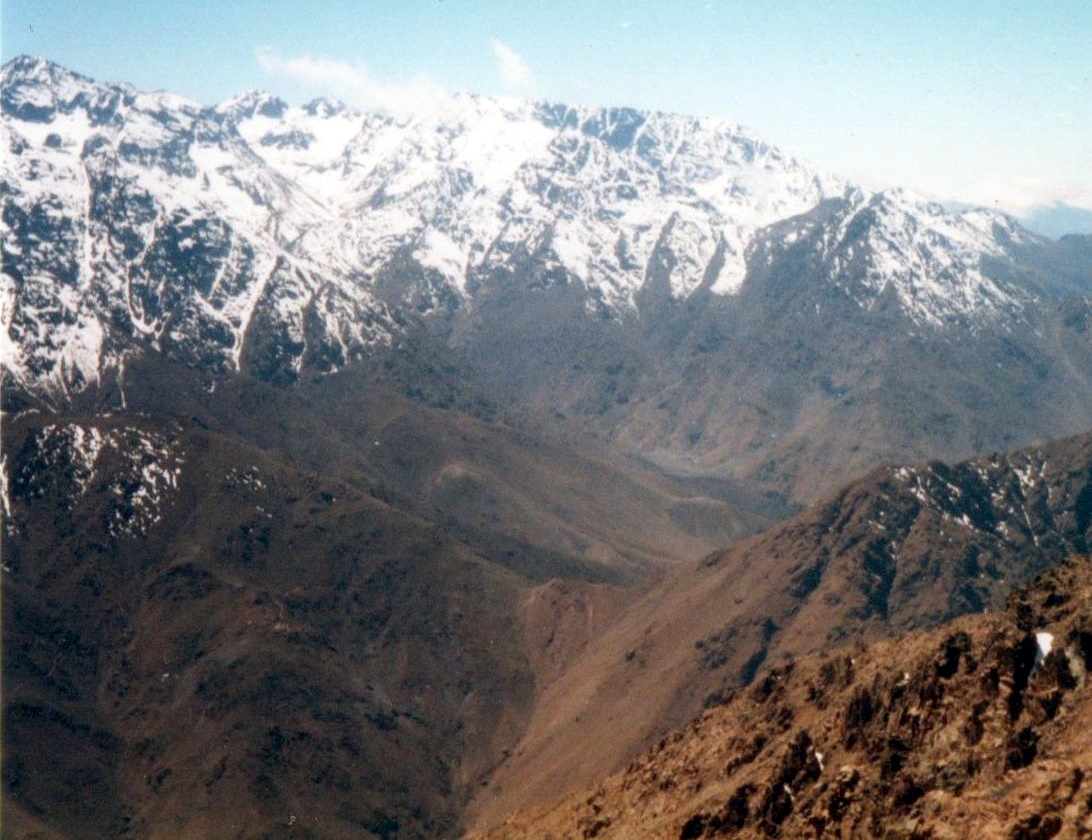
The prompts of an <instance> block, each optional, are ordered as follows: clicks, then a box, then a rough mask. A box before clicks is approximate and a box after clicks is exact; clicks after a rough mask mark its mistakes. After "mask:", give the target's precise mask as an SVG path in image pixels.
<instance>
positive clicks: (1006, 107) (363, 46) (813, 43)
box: [0, 0, 1092, 212]
mask: <svg viewBox="0 0 1092 840" xmlns="http://www.w3.org/2000/svg"><path fill="white" fill-rule="evenodd" d="M2 24H3V31H2V41H0V50H2V53H3V56H4V58H5V60H6V59H7V58H10V57H12V56H14V55H17V54H19V53H30V54H34V55H42V56H45V57H47V58H50V59H53V60H54V61H58V62H60V63H62V64H64V65H66V66H68V67H70V68H72V69H74V70H77V71H79V72H82V73H85V74H87V75H90V76H93V77H95V78H99V79H103V80H110V81H121V80H123V81H129V82H131V83H133V84H134V85H136V86H137V87H139V88H165V89H169V90H173V91H175V92H178V93H182V94H184V95H187V96H190V97H192V98H194V99H197V100H199V101H202V102H206V103H214V102H217V101H220V100H223V99H226V98H227V97H229V96H231V95H232V94H234V93H237V92H239V91H241V90H246V89H250V88H265V89H268V90H271V91H273V92H275V93H278V94H281V95H282V96H284V97H285V98H287V99H288V100H289V101H293V102H302V101H304V100H306V99H309V98H311V97H313V96H316V95H319V94H322V93H332V94H334V95H339V96H341V97H342V98H345V99H347V100H355V103H354V104H357V105H359V106H363V107H385V108H407V107H410V108H412V107H415V106H416V105H417V104H418V103H422V102H427V101H428V100H429V98H431V97H433V96H436V95H441V94H443V93H454V92H456V91H473V92H477V93H484V94H494V95H516V96H529V97H534V98H545V99H550V100H555V101H562V102H571V103H583V104H610V105H632V106H637V107H641V108H650V109H657V110H665V111H678V112H684V113H696V114H711V115H717V116H723V117H727V118H728V119H731V120H734V121H736V122H739V123H742V124H744V125H746V126H748V127H750V128H752V129H753V130H755V131H757V132H759V133H760V134H761V135H763V136H764V137H766V138H768V139H769V140H770V141H772V142H774V143H776V144H778V145H780V146H781V147H783V148H784V149H786V150H787V151H789V152H790V153H792V154H795V155H797V156H799V157H802V158H805V159H807V160H809V161H811V162H812V163H814V164H816V165H818V166H821V167H823V168H825V169H827V170H830V171H834V172H838V173H841V174H843V175H846V176H849V177H851V178H855V179H858V180H861V181H863V182H864V183H865V184H866V185H868V186H871V187H883V186H891V185H900V186H906V187H910V188H912V189H915V190H917V191H919V192H922V193H924V194H926V195H929V196H931V197H936V198H940V199H945V200H960V199H961V200H965V201H968V202H973V203H980V204H985V205H990V206H997V207H1000V208H1002V209H1007V210H1010V211H1014V212H1023V211H1025V210H1026V209H1027V208H1029V207H1031V206H1033V205H1036V204H1049V203H1052V202H1055V201H1060V202H1065V203H1068V204H1071V205H1074V206H1077V207H1083V208H1088V209H1090V210H1092V3H1090V2H1088V0H1050V2H1030V0H1029V2H1005V1H1004V0H977V2H971V1H970V0H947V2H934V1H933V0H913V2H909V0H908V1H907V2H883V0H872V2H850V0H844V2H823V0H810V2H796V0H779V1H776V0H775V2H770V3H756V2H754V0H747V2H736V1H735V0H659V2H641V1H640V0H616V2H610V3H608V2H595V0H583V2H570V0H557V1H556V2H511V0H509V2H487V0H479V1H478V2H473V0H389V1H388V2H364V0H356V2H348V1H347V0H346V1H345V2H333V1H332V0H327V2H321V0H312V2H287V0H280V1H279V2H278V0H267V1H266V2H252V1H251V0H232V1H231V2H228V0H221V1H220V2H207V0H173V1H172V0H155V2H152V0H141V2H133V0H112V2H88V0H84V2H74V1H73V0H66V1H65V2H62V1H61V0H3V7H2Z"/></svg>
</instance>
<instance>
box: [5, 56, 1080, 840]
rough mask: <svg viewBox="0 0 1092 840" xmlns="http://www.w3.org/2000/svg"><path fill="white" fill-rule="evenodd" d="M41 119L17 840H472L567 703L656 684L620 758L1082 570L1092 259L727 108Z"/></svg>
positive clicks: (23, 546) (173, 113)
mask: <svg viewBox="0 0 1092 840" xmlns="http://www.w3.org/2000/svg"><path fill="white" fill-rule="evenodd" d="M0 98H2V111H3V127H4V130H3V142H4V143H5V149H4V152H5V153H4V156H3V158H2V163H0V165H2V172H3V183H4V192H3V198H2V205H3V206H2V221H3V274H2V277H0V326H2V329H0V362H2V367H3V383H2V398H3V407H4V427H3V441H2V445H3V449H2V455H0V491H2V492H0V496H2V500H3V513H4V528H3V534H2V539H3V564H4V567H3V576H2V579H3V587H4V599H5V602H4V605H5V608H4V612H3V621H4V639H5V646H4V657H5V659H4V703H5V709H4V715H5V725H4V727H3V729H4V737H5V739H6V740H5V753H4V755H5V776H4V785H5V787H4V792H5V793H4V795H5V802H6V803H8V804H9V805H10V807H5V819H6V820H18V821H19V822H17V823H12V822H10V821H9V825H15V826H17V827H16V828H13V829H12V830H13V831H20V830H24V829H25V831H23V833H25V834H27V836H34V834H33V833H34V832H38V834H39V836H42V837H54V836H61V837H85V836H86V837H101V836H104V835H113V834H118V833H123V832H124V831H128V832H129V833H132V834H134V835H136V836H148V837H178V836H195V837H198V836H200V837H205V836H216V832H218V831H221V830H223V831H229V830H230V832H232V833H231V836H241V837H251V836H254V837H258V836H267V834H268V833H269V832H274V833H276V832H277V831H281V830H287V827H286V826H284V825H282V823H284V822H285V821H286V820H287V819H288V818H289V816H294V817H295V818H296V822H295V823H293V828H292V830H293V831H297V830H298V831H299V832H300V833H301V834H303V835H304V836H307V832H310V836H315V837H339V836H344V837H359V836H375V837H386V838H389V837H434V836H440V835H444V834H450V833H452V832H455V831H456V830H458V829H459V827H460V826H462V825H464V824H466V822H467V820H468V819H470V818H471V817H473V815H475V814H484V813H486V812H487V811H488V809H489V808H490V807H492V808H493V809H494V810H495V809H496V808H500V807H501V804H500V803H509V804H512V805H516V804H520V803H521V802H522V801H523V799H522V794H521V793H519V792H518V791H517V792H513V791H514V789H515V788H516V787H518V786H519V785H527V784H529V782H528V780H530V779H534V778H542V779H547V778H553V777H551V776H550V774H551V773H552V772H553V771H554V770H556V769H557V768H558V767H562V766H567V765H566V764H565V762H570V761H573V760H574V756H576V755H577V753H576V752H575V751H574V748H575V745H578V744H579V745H581V748H583V747H586V745H587V741H586V740H580V739H583V738H585V735H586V731H587V730H586V729H584V728H582V727H583V726H585V725H586V722H588V721H598V720H601V719H604V718H602V715H604V714H606V715H607V716H608V717H609V716H610V715H611V714H616V713H618V711H617V710H618V709H623V708H626V707H625V706H624V704H623V705H621V706H618V707H617V709H615V710H613V711H612V710H610V709H606V707H604V709H599V710H594V709H589V710H588V711H579V712H576V711H573V709H571V708H570V707H569V706H566V705H565V703H566V702H569V701H565V700H564V697H565V696H568V697H569V698H570V699H571V700H572V702H576V701H575V699H572V698H581V697H586V696H588V694H587V693H588V692H589V691H593V693H594V692H595V691H599V689H600V688H602V686H607V688H609V687H610V686H614V685H622V684H628V683H626V682H625V681H626V680H629V679H637V680H638V682H640V679H645V680H647V682H648V686H647V687H648V693H647V696H648V697H649V698H652V699H650V700H649V702H648V703H647V704H645V705H643V706H641V707H640V708H637V707H634V708H633V709H631V711H632V713H633V718H632V719H631V720H630V723H631V724H632V725H631V726H630V728H629V729H628V730H627V731H626V732H624V733H623V734H620V735H619V739H618V742H617V743H616V744H615V745H614V746H613V747H612V750H613V752H609V753H608V754H604V755H601V756H598V757H593V756H591V755H589V756H588V757H587V761H588V763H587V768H589V770H588V772H590V769H592V768H596V767H600V766H602V767H603V768H604V770H605V769H607V768H608V767H611V766H613V765H612V762H615V761H617V760H621V758H622V757H623V753H626V754H627V755H628V753H627V751H629V752H632V751H633V750H637V749H640V748H641V747H643V746H644V745H645V744H646V742H647V739H648V738H650V737H652V736H653V734H654V733H660V732H663V731H666V730H667V729H668V728H669V727H670V726H673V725H675V724H677V723H681V722H682V721H683V720H684V719H685V717H686V716H687V715H690V714H692V713H696V712H697V711H699V710H700V707H701V704H702V701H703V700H704V699H705V698H711V699H710V702H715V701H716V698H717V697H721V696H727V693H729V692H730V691H732V690H734V689H735V687H736V686H738V685H741V684H743V683H746V682H747V681H748V680H751V679H752V678H754V677H756V676H758V675H760V674H761V673H763V669H766V668H769V667H771V666H772V665H774V664H776V662H777V661H778V659H779V657H780V656H781V655H782V654H783V653H792V654H793V655H796V654H798V653H804V652H806V651H807V650H813V649H815V648H816V647H828V646H836V645H838V644H841V643H844V642H846V641H848V640H852V639H858V638H861V639H870V638H872V637H873V636H876V635H884V634H887V633H889V632H894V631H895V630H901V629H905V628H907V627H917V626H924V625H929V624H932V623H936V622H938V621H942V620H946V619H948V618H950V617H951V616H953V615H956V614H959V613H962V612H967V611H975V610H978V609H981V608H984V607H986V606H989V607H991V608H994V607H996V606H998V605H999V604H1000V603H1001V600H1002V599H1003V597H1004V594H1005V592H1006V591H1007V588H1008V586H1009V585H1010V584H1011V583H1013V582H1015V581H1016V580H1019V579H1024V578H1027V577H1029V576H1030V575H1031V574H1032V573H1033V572H1036V571H1038V570H1039V569H1041V568H1042V567H1043V566H1044V565H1045V564H1047V563H1050V562H1054V561H1056V560H1059V559H1061V557H1062V556H1063V555H1064V554H1066V553H1068V552H1071V551H1079V550H1087V548H1085V549H1081V540H1084V541H1085V542H1084V545H1085V546H1086V547H1087V540H1088V538H1089V537H1088V534H1087V526H1088V517H1087V510H1086V508H1087V507H1088V503H1089V502H1088V499H1087V498H1086V496H1087V493H1086V492H1085V491H1084V490H1082V488H1083V487H1084V486H1085V484H1087V480H1086V479H1087V475H1088V472H1087V470H1088V464H1087V458H1086V457H1085V456H1086V455H1087V442H1086V438H1073V439H1070V440H1069V441H1067V442H1063V443H1060V444H1056V445H1054V447H1053V448H1052V447H1050V446H1045V445H1039V444H1041V443H1042V442H1044V441H1047V440H1054V439H1059V438H1063V437H1065V436H1068V435H1076V434H1078V433H1082V432H1086V431H1087V430H1088V429H1089V428H1090V427H1092V237H1089V236H1067V237H1064V238H1062V239H1059V240H1057V241H1054V240H1052V239H1049V238H1045V237H1043V236H1039V235H1037V234H1034V233H1031V232H1029V231H1028V230H1027V229H1025V228H1024V227H1022V226H1021V225H1020V224H1018V223H1017V222H1016V221H1015V220H1013V219H1012V218H1010V217H1008V216H1005V215H1002V214H998V213H994V212H990V211H988V210H982V209H967V210H962V211H958V212H953V211H948V210H945V209H944V208H942V207H940V206H939V205H936V204H932V203H929V202H925V201H922V200H919V199H917V198H915V197H913V196H911V195H909V194H907V193H905V192H902V191H898V190H894V191H887V192H881V193H873V192H869V191H867V190H864V189H862V188H860V187H858V186H855V185H853V184H851V183H848V182H847V181H845V180H843V179H841V178H839V177H837V176H835V175H830V174H825V173H821V172H817V171H815V170H813V169H812V168H810V167H809V166H807V165H805V164H803V163H801V162H799V161H797V160H795V159H794V158H792V157H791V156H790V155H789V154H787V153H785V152H783V151H781V150H779V149H778V148H777V147H775V146H773V145H771V144H769V143H767V142H765V141H764V140H762V139H760V138H758V137H755V136H753V135H752V134H751V133H750V132H748V131H745V130H743V129H741V128H739V127H738V126H735V125H733V124H731V123H729V122H726V121H722V120H714V119H708V118H694V117H687V116H681V115H674V114H661V113H647V112H640V111H635V110H631V109H625V108H571V107H567V106H564V105H557V104H550V103H542V102H527V101H517V100H498V99H489V98H484V97H476V96H459V97H455V98H453V99H451V100H449V101H447V102H446V103H443V104H442V105H440V106H438V107H437V109H435V110H433V111H430V112H428V113H421V114H417V115H415V116H412V117H398V118H396V117H392V116H388V115H384V114H378V113H359V112H355V111H353V110H351V109H349V108H346V107H345V106H344V105H342V104H341V103H338V102H336V101H333V100H329V99H317V100H315V101H313V102H311V103H308V104H307V105H305V106H303V107H295V106H290V105H288V104H287V103H285V102H283V101H282V100H280V99H278V98H276V97H274V96H272V95H270V94H266V93H247V94H243V95H241V96H238V97H235V98H233V99H231V100H229V101H227V102H225V103H222V104H220V105H218V106H215V107H207V106H204V105H200V104H198V103H195V102H192V101H189V100H186V99H184V98H181V97H178V96H175V95H173V94H170V93H166V92H155V93H147V92H141V91H137V90H135V89H133V88H131V87H129V86H127V85H124V84H105V83H101V82H97V81H94V80H92V79H88V78H86V77H83V76H80V75H78V74H76V73H73V72H71V71H69V70H67V69H65V68H63V67H60V66H58V65H56V64H53V63H51V62H49V61H47V60H44V59H37V58H29V57H20V58H16V59H14V60H12V61H10V62H9V63H8V64H6V65H5V66H4V68H3V71H2V77H0ZM1032 444H1036V446H1035V447H1033V448H1032V449H1025V450H1023V451H1022V452H1021V453H1020V454H1016V455H1012V456H990V457H986V458H985V459H981V458H980V459H979V460H975V461H972V462H969V463H967V464H965V465H964V466H961V467H955V468H948V467H944V466H941V465H939V464H938V463H937V462H938V461H946V462H955V461H958V460H962V459H965V458H970V457H971V456H974V455H982V454H983V453H988V452H991V451H996V452H1001V451H1014V450H1017V449H1019V448H1020V447H1025V446H1029V445H1032ZM1082 458H1083V459H1084V460H1082ZM899 463H902V464H917V465H918V466H914V467H905V468H903V469H902V471H899V470H898V469H897V468H896V467H892V466H890V465H891V464H899ZM885 465H887V466H885ZM1060 471H1061V472H1060ZM861 476H868V477H867V478H865V479H863V481H862V480H861ZM854 480H856V481H857V482H858V483H850V482H852V481H854ZM1082 482H1083V483H1082ZM847 486H848V487H849V489H848V490H846V489H844V488H845V487H847ZM831 494H833V495H831ZM1044 494H1045V495H1044ZM820 500H824V501H822V502H821V503H820V504H818V505H816V503H817V502H819V501H820ZM1006 505H1007V506H1008V507H1006ZM809 506H810V507H809ZM1009 508H1011V509H1009ZM792 513H797V514H798V518H796V519H792V520H789V522H788V524H785V525H782V526H780V527H779V528H778V529H775V530H771V531H766V532H765V533H764V534H762V535H759V536H753V537H751V539H752V541H750V542H743V543H740V542H738V541H739V540H740V538H743V537H747V536H749V535H754V534H755V532H757V531H759V530H761V529H763V528H766V527H767V526H770V525H772V524H773V523H775V522H777V521H778V520H782V519H786V518H787V517H788V516H789V515H790V514H792ZM881 514H883V515H884V516H886V517H888V518H887V519H884V518H883V516H881ZM885 528H886V529H888V530H887V531H884V530H883V529H885ZM824 529H830V530H824ZM884 534H886V536H884ZM938 540H939V541H941V542H938ZM945 540H947V542H944V541H945ZM1029 540H1030V542H1029ZM725 547H727V548H725ZM721 549H724V552H723V553H719V552H720V551H721ZM702 557H709V558H711V559H710V560H709V561H708V562H707V563H705V564H704V565H699V559H700V558H702ZM743 581H748V582H747V583H746V585H744V584H743V583H742V582H743ZM695 587H696V588H695ZM703 587H704V588H703ZM711 593H719V594H717V597H713V596H712V594H711ZM688 599H690V600H688ZM726 599H727V600H726ZM737 599H738V600H737ZM729 601H730V603H728V602H729ZM691 602H693V603H701V604H703V605H704V606H703V608H702V609H701V610H700V611H697V612H695V610H694V609H693V608H688V607H687V606H686V604H688V603H691ZM808 616H811V618H808ZM805 619H807V620H805ZM680 621H681V622H682V623H683V625H685V626H684V627H682V625H679V624H678V623H677V622H680ZM680 627H682V629H680ZM668 628H671V629H670V632H668ZM699 630H700V632H698V631H699ZM619 639H624V640H625V645H624V649H616V648H615V647H612V646H611V645H612V644H613V642H612V641H611V640H615V641H617V640H619ZM680 639H681V640H682V645H683V647H682V648H679V647H678V646H677V644H676V643H677V642H678V641H679V640H680ZM805 642H806V644H805ZM699 643H700V644H699ZM650 651H655V656H656V661H658V662H666V661H671V662H673V663H674V665H673V666H672V669H671V670H670V672H665V673H655V674H654V672H653V671H652V670H648V671H647V672H646V671H642V670H641V669H642V668H643V667H644V663H646V662H647V661H648V657H649V655H650V654H649V652H650ZM597 657H605V658H604V659H602V661H600V660H599V659H597ZM597 662H598V663H599V664H600V665H602V667H601V668H598V669H597V667H596V666H595V663H597ZM634 674H637V675H638V677H634ZM641 674H644V675H645V676H644V677H641V676H640V675H641ZM650 675H652V676H650ZM612 681H613V682H612ZM619 681H621V682H619ZM642 684H644V683H642ZM566 686H569V687H570V688H571V689H572V690H571V692H570V693H569V694H568V695H566V693H565V692H566V691H567V690H568V689H565V687H566ZM607 688H605V689H603V691H604V692H606V694H609V693H610V691H608V690H607ZM606 694H604V696H606ZM668 695H671V696H672V697H675V698H678V697H685V698H686V700H685V702H678V703H674V702H672V703H667V704H666V705H665V704H662V703H659V701H660V700H664V698H666V697H668ZM558 698H562V700H558ZM653 699H655V700H656V702H653ZM558 704H560V705H558ZM657 704H659V705H657ZM551 709H552V710H554V711H558V710H560V711H558V714H562V713H563V714H562V717H559V718H557V719H556V720H554V721H553V722H554V723H556V724H557V726H556V727H546V723H547V722H549V720H550V718H549V714H551ZM569 712H573V714H572V715H569ZM680 716H681V717H680ZM570 717H571V718H574V719H575V718H576V717H579V718H580V720H581V721H584V723H581V724H580V725H577V724H575V723H574V722H573V720H571V719H570ZM544 727H545V728H544ZM547 730H548V731H547ZM346 731H348V732H351V733H353V734H352V735H351V736H347V735H345V734H344V733H345V732H346ZM574 739H575V740H574ZM43 745H49V748H48V749H46V748H43ZM54 745H56V748H55V749H54V748H53V746H54ZM553 751H556V752H553ZM551 756H553V757H554V758H557V761H558V763H557V764H556V765H551V764H550V761H552V760H553V759H552V758H551ZM519 768H524V769H525V770H526V771H527V773H526V774H525V775H523V776H520V777H517V776H516V775H514V773H515V771H516V770H518V769H519ZM582 772H583V771H582ZM535 774H539V776H536V775H535ZM555 775H556V774H555ZM572 778H574V779H575V778H576V777H575V776H573V777H572ZM553 784H554V783H553V782H549V783H548V784H547V783H544V784H543V786H542V787H541V792H542V793H543V794H545V793H546V792H549V791H550V790H553V789H554V788H553V787H551V785H553ZM87 790H94V791H96V795H95V796H94V797H91V796H88V795H85V792H86V791H87ZM361 791H367V795H362V793H361ZM483 792H484V794H485V795H486V797H492V801H494V803H495V804H494V805H493V806H490V805H488V801H489V800H488V799H487V798H482V794H483ZM471 803H473V808H472V810H470V811H468V810H467V809H468V808H470V807H471ZM10 815H14V816H10ZM224 815H228V817H230V819H231V820H240V821H241V824H242V823H245V828H239V830H238V831H235V829H234V828H233V827H232V826H234V823H230V824H229V823H225V822H223V821H222V820H223V819H224ZM305 816H306V819H305ZM493 816H497V817H499V816H502V815H500V814H496V813H493ZM315 819H320V820H322V822H320V824H318V825H315V824H314V820H315ZM308 820H310V821H308ZM224 826H228V827H227V828H225V827H224ZM51 832H52V833H51ZM248 832H249V833H248Z"/></svg>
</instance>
